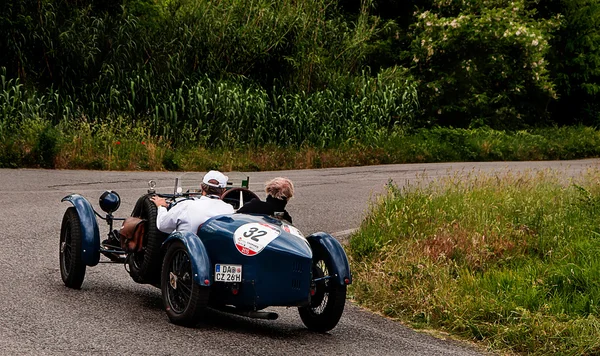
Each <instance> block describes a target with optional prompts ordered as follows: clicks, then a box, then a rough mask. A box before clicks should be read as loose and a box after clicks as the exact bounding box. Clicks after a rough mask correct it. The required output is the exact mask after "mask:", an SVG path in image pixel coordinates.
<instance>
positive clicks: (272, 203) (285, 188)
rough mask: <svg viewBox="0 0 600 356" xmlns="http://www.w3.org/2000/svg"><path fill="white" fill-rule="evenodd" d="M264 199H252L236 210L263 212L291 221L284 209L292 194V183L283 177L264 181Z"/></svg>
mask: <svg viewBox="0 0 600 356" xmlns="http://www.w3.org/2000/svg"><path fill="white" fill-rule="evenodd" d="M265 192H266V193H267V199H266V201H261V200H260V199H256V198H254V199H252V200H250V201H249V202H248V203H246V204H244V206H242V207H241V208H239V209H238V210H237V212H238V213H243V214H265V215H271V216H274V217H276V218H280V219H283V220H286V221H288V222H289V223H290V224H291V223H292V217H291V216H290V214H289V213H288V212H287V210H285V206H286V205H287V203H288V201H289V200H290V199H291V198H292V197H293V196H294V184H293V183H292V181H291V180H289V179H287V178H283V177H277V178H274V179H272V180H270V181H268V182H266V183H265Z"/></svg>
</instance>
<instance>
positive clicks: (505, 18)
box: [412, 0, 556, 129]
mask: <svg viewBox="0 0 600 356" xmlns="http://www.w3.org/2000/svg"><path fill="white" fill-rule="evenodd" d="M417 16H418V21H417V22H416V23H415V25H414V40H413V43H412V54H413V56H414V57H413V62H414V67H415V68H414V71H415V73H417V74H415V75H416V77H417V78H418V79H420V80H421V85H420V87H419V91H420V92H421V93H422V98H423V99H422V102H423V106H422V108H423V115H424V116H423V119H428V120H430V121H431V122H432V123H436V124H440V125H453V126H459V127H469V126H471V127H472V126H475V127H477V126H481V125H487V126H490V127H492V128H496V129H509V128H510V129H518V128H522V127H526V126H527V125H531V124H535V123H537V122H540V121H541V120H543V119H545V118H546V117H547V113H546V112H545V110H546V105H547V102H548V101H549V100H552V99H553V98H554V97H555V96H556V94H555V92H554V90H553V83H552V81H551V80H550V78H549V73H548V70H547V60H546V53H547V52H548V49H549V46H548V37H549V36H548V31H549V29H551V28H552V26H554V23H553V22H552V21H550V20H546V21H544V20H540V19H534V18H532V13H531V12H528V11H527V10H526V9H525V4H524V2H523V0H520V1H505V0H494V1H491V0H490V1H477V2H475V1H471V2H465V3H463V4H462V5H459V3H458V2H446V1H434V5H433V9H432V10H431V11H430V10H427V11H423V12H420V13H418V14H417Z"/></svg>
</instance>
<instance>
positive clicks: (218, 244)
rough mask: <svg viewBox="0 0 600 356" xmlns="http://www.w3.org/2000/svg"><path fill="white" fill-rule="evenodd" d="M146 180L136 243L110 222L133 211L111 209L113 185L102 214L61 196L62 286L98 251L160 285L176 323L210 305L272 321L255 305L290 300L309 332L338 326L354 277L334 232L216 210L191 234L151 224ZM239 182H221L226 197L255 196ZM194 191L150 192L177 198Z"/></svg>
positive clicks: (77, 283) (80, 275) (197, 316)
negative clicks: (104, 235)
mask: <svg viewBox="0 0 600 356" xmlns="http://www.w3.org/2000/svg"><path fill="white" fill-rule="evenodd" d="M152 183H153V182H151V184H150V189H149V190H148V194H145V195H143V196H142V197H140V198H139V199H138V201H137V203H136V205H135V207H134V209H133V212H132V214H131V216H132V217H134V218H138V220H137V221H138V222H139V223H138V224H137V226H135V230H136V231H135V232H137V236H138V237H139V239H140V241H139V242H138V243H137V244H135V243H134V246H133V248H132V246H130V245H128V243H130V242H131V241H132V240H128V239H126V238H125V236H123V234H122V232H123V227H122V228H121V229H120V230H117V229H113V222H115V221H125V220H128V222H129V221H130V220H131V219H132V218H129V219H124V218H116V217H114V216H113V215H112V214H113V213H114V212H115V211H116V210H117V209H118V208H119V205H120V198H119V195H118V194H117V193H116V192H114V191H106V192H104V193H103V194H102V195H101V197H100V200H99V205H100V208H101V209H102V210H103V211H104V212H105V213H106V215H104V216H103V215H101V214H99V213H98V212H96V211H95V210H94V209H93V207H92V205H91V204H90V202H89V201H88V200H87V199H86V198H84V197H83V196H81V195H78V194H72V195H69V196H67V197H65V198H63V200H62V201H68V202H70V203H71V204H72V206H71V207H69V208H67V210H66V212H65V214H64V217H63V221H62V226H61V233H60V271H61V276H62V280H63V282H64V283H65V285H66V286H67V287H70V288H80V287H81V285H82V283H83V280H84V277H85V271H86V267H87V266H90V267H92V266H96V265H97V264H98V263H99V262H100V256H101V255H104V256H106V257H107V258H108V261H107V262H113V263H123V264H125V266H126V269H127V270H128V272H129V274H130V276H131V277H132V278H133V280H134V281H136V282H138V283H144V284H151V285H154V286H156V287H158V288H160V289H161V291H162V299H163V303H164V307H165V311H166V313H167V316H168V317H169V319H170V321H171V322H173V323H175V324H179V325H186V326H193V325H195V324H197V323H198V322H199V321H201V319H202V315H203V312H204V311H205V310H206V308H207V307H211V308H215V309H218V310H221V311H225V312H230V313H235V314H238V315H243V316H247V317H253V318H263V319H276V318H277V314H276V313H273V312H264V311H262V310H263V309H265V308H267V307H269V306H288V307H289V306H292V307H298V311H299V314H300V318H301V319H302V322H303V323H304V325H306V327H307V328H309V329H311V330H315V331H320V332H324V331H328V330H331V329H333V328H334V327H335V326H336V325H337V323H338V321H339V319H340V317H341V315H342V313H343V311H344V305H345V301H346V287H347V285H349V284H350V283H351V282H352V276H351V274H350V267H349V264H348V259H347V257H346V254H345V252H344V250H343V248H342V246H341V245H340V243H339V242H338V241H337V240H336V239H334V238H333V237H332V236H330V235H329V234H326V233H323V232H319V233H315V234H312V235H310V236H307V237H304V236H303V235H302V233H301V232H300V231H299V230H298V229H297V228H295V227H294V226H292V225H291V224H289V223H287V222H286V221H283V220H279V219H276V218H273V217H270V216H265V215H246V214H231V215H221V216H217V217H213V218H211V219H209V220H208V221H206V222H205V223H204V224H203V225H202V226H201V227H200V228H199V229H198V232H197V234H195V233H192V232H173V233H172V234H170V235H168V234H164V233H162V232H160V231H159V230H158V229H157V228H156V214H157V208H156V206H155V205H154V203H152V201H150V197H151V196H152V195H155V194H157V193H156V192H155V191H154V186H153V185H152ZM245 183H246V187H241V188H231V189H228V190H227V191H226V192H225V193H224V195H223V197H222V198H223V200H225V201H227V202H228V203H230V204H232V205H233V206H234V208H236V209H237V208H238V207H239V206H241V205H242V204H243V202H244V201H248V200H250V199H251V198H253V197H256V195H255V194H254V193H252V192H251V191H250V190H248V189H247V180H246V181H245ZM176 186H177V183H176ZM193 194H194V193H189V192H188V193H180V192H177V191H176V192H175V193H174V194H157V195H160V196H163V197H167V198H170V199H171V200H172V201H173V202H175V201H177V199H181V198H186V197H189V196H190V195H193ZM96 218H99V219H102V220H105V221H106V223H107V224H108V225H109V233H108V235H109V236H108V239H107V240H105V241H104V242H102V243H101V242H100V234H99V228H98V222H97V219H96ZM123 225H125V223H124V224H123ZM138 228H139V230H138ZM107 241H109V242H107ZM110 241H120V242H121V243H120V244H114V243H113V244H111V243H110Z"/></svg>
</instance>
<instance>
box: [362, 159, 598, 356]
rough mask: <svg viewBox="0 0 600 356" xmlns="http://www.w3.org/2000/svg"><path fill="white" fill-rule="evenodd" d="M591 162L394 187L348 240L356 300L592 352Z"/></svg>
mask: <svg viewBox="0 0 600 356" xmlns="http://www.w3.org/2000/svg"><path fill="white" fill-rule="evenodd" d="M599 183H600V171H598V170H592V171H589V172H588V173H586V174H584V175H582V176H580V177H577V178H575V179H574V180H567V179H566V178H565V176H564V175H563V174H561V172H560V171H543V172H537V173H534V172H528V173H521V174H517V173H507V174H502V175H483V174H475V173H474V172H471V173H468V172H462V173H461V174H456V175H453V176H450V177H448V178H447V179H443V180H442V181H440V182H434V183H426V181H425V180H424V181H423V182H422V183H420V184H418V185H411V186H405V187H402V188H398V187H397V186H395V185H394V184H391V185H390V186H389V190H388V194H387V195H386V196H384V197H382V198H381V199H380V201H379V202H378V203H377V204H375V205H373V207H372V209H371V212H370V214H369V215H368V217H367V218H366V220H365V221H364V222H363V224H362V225H361V229H360V231H359V232H358V233H357V234H356V235H354V236H353V237H352V238H351V240H350V255H351V259H352V266H353V273H354V274H355V279H354V280H355V284H354V287H353V295H354V298H355V299H356V300H357V301H358V302H359V303H361V304H363V305H366V306H368V307H370V308H373V309H375V310H379V311H381V312H383V313H385V314H386V315H389V316H391V317H394V318H399V319H401V320H405V321H407V322H410V323H412V324H413V325H415V326H417V327H426V328H439V329H443V330H446V331H448V332H451V333H453V334H456V335H459V336H462V337H465V338H469V339H472V340H479V341H483V342H484V343H485V344H486V345H488V346H489V347H490V348H492V349H496V350H510V351H513V352H517V353H525V354H529V353H531V354H540V355H547V354H556V353H560V354H597V353H598V352H600V341H599V340H600V332H599V330H600V329H599V328H598V327H599V326H600V319H599V318H598V314H599V313H600V305H599V304H598V300H600V299H599V298H600V282H599V281H600V262H599V260H598V258H597V255H598V253H599V252H600V240H599V239H598V237H599V236H600V228H599V226H600V184H599Z"/></svg>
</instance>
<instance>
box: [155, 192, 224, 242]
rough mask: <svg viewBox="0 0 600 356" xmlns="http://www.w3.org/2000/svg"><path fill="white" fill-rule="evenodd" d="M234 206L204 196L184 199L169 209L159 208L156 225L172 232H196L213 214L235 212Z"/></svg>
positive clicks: (162, 229)
mask: <svg viewBox="0 0 600 356" xmlns="http://www.w3.org/2000/svg"><path fill="white" fill-rule="evenodd" d="M233 213H234V210H233V206H231V205H230V204H227V203H225V202H224V201H222V200H220V199H212V198H209V197H207V196H202V197H201V198H199V199H190V200H184V201H181V202H179V203H177V204H175V205H174V206H173V207H172V208H171V209H169V210H167V208H165V207H164V206H161V207H159V208H158V214H157V216H156V227H158V229H159V230H160V231H162V232H166V233H168V234H170V233H171V232H173V231H190V232H193V233H194V234H196V233H197V232H198V227H199V226H200V225H202V224H203V223H204V222H205V221H206V220H208V219H209V218H212V217H213V216H217V215H223V214H233Z"/></svg>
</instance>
